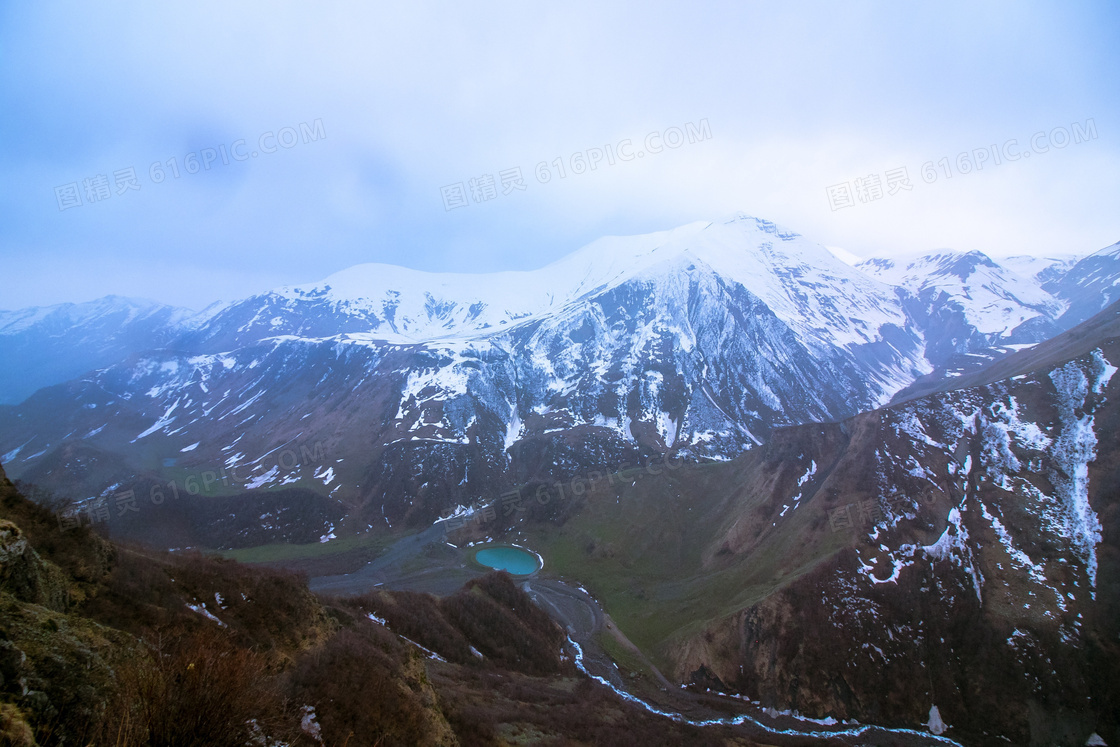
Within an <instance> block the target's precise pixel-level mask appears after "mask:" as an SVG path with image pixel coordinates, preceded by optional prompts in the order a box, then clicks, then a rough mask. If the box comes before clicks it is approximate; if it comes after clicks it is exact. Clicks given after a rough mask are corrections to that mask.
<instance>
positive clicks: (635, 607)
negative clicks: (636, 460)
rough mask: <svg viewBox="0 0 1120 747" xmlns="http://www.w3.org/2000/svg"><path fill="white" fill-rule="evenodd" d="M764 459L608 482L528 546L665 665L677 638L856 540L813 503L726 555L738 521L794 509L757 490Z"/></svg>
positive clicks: (538, 528) (531, 536) (532, 532)
mask: <svg viewBox="0 0 1120 747" xmlns="http://www.w3.org/2000/svg"><path fill="white" fill-rule="evenodd" d="M762 458H763V457H762V456H761V455H759V454H749V455H747V456H745V457H742V458H740V459H738V460H736V461H734V462H731V463H726V464H704V465H691V466H688V467H685V468H683V469H681V470H680V471H678V472H677V473H675V474H667V475H666V476H665V477H664V478H660V477H659V478H649V477H645V478H641V479H638V480H637V481H636V482H634V483H633V484H625V485H622V486H618V487H614V488H611V487H607V486H602V488H601V489H599V490H597V491H595V492H594V493H591V494H589V496H588V499H587V500H586V501H584V502H583V503H582V505H578V506H577V505H573V506H572V507H571V508H572V509H573V513H572V514H571V515H570V517H569V519H568V520H567V521H566V522H565V523H564V524H563V525H561V526H555V525H550V524H539V525H531V526H529V527H526V528H524V531H525V533H526V537H527V542H528V544H529V546H530V547H533V548H534V549H536V550H538V551H539V552H541V553H542V554H543V555H544V557H545V558H546V564H547V568H548V570H549V571H551V572H553V573H558V574H560V575H563V576H566V577H569V578H574V579H577V580H578V581H580V582H581V583H583V585H584V586H586V587H587V589H588V590H589V591H590V592H591V593H592V594H593V595H594V596H595V597H596V599H598V600H599V601H600V602H601V603H602V604H603V606H604V608H605V609H606V611H607V612H608V613H609V614H610V615H611V616H612V617H613V618H614V619H615V620H616V621H617V623H618V625H619V626H620V628H621V629H622V630H623V631H624V632H625V633H626V635H627V636H628V637H629V638H630V639H631V640H632V641H633V642H634V643H635V644H636V645H638V646H639V647H640V648H641V649H642V650H643V651H645V652H647V654H649V655H650V656H651V658H653V659H654V662H655V663H656V664H657V665H658V666H661V665H663V664H666V663H667V661H666V659H665V658H664V657H665V654H666V648H667V646H669V645H670V644H671V642H672V641H673V640H674V639H676V638H678V637H680V636H684V635H688V634H690V633H695V632H698V631H699V630H701V629H703V628H704V627H706V626H707V625H708V623H709V622H710V621H712V620H714V619H718V618H721V617H724V616H726V615H729V614H732V613H734V612H736V611H738V610H740V609H742V608H743V607H745V606H748V605H750V604H753V603H754V602H756V601H758V600H759V599H762V598H763V597H765V596H767V595H768V594H770V593H772V592H773V591H774V590H775V589H777V588H780V587H781V586H783V585H785V584H787V583H788V582H789V581H791V580H792V579H793V578H796V577H797V576H798V575H800V574H801V573H804V572H805V571H807V570H809V569H810V568H812V567H813V566H814V565H816V564H817V563H818V562H820V561H821V560H822V559H824V558H826V557H828V556H829V555H831V554H832V553H833V552H835V551H836V550H838V549H839V548H840V547H842V546H844V545H846V544H847V543H848V541H849V540H850V535H849V534H845V533H839V534H834V533H832V532H830V531H829V529H828V527H829V525H828V515H827V512H826V511H825V510H824V509H823V508H821V507H818V506H817V505H815V504H814V503H813V502H812V501H803V502H802V504H801V506H800V507H799V508H798V509H796V510H795V511H793V513H792V514H789V513H787V518H788V520H787V521H784V522H779V526H777V527H774V526H768V525H769V523H770V522H766V524H767V526H764V527H760V529H761V534H760V535H759V537H758V538H757V543H756V544H755V546H754V548H753V550H752V551H751V552H749V553H743V554H722V555H721V554H719V553H718V549H719V547H720V545H721V544H722V542H723V541H724V538H725V537H726V536H727V535H728V533H729V531H731V529H732V526H731V525H732V524H733V523H734V522H735V521H736V520H737V519H740V518H744V517H747V518H748V519H750V518H751V517H754V519H758V518H761V517H765V516H767V515H768V512H771V511H781V508H782V505H784V504H780V505H776V506H773V505H771V500H770V495H769V491H768V490H767V487H768V486H766V485H760V484H757V478H756V477H755V474H757V472H756V468H757V466H758V464H759V462H760V460H761V459H762ZM794 479H796V478H794ZM791 510H792V509H791ZM755 523H758V522H757V521H756V522H755Z"/></svg>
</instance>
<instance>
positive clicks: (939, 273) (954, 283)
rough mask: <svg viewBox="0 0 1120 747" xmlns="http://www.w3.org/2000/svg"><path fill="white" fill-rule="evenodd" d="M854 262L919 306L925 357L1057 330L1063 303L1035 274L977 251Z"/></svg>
mask: <svg viewBox="0 0 1120 747" xmlns="http://www.w3.org/2000/svg"><path fill="white" fill-rule="evenodd" d="M858 266H859V268H860V269H862V270H864V271H865V272H867V273H868V274H869V275H871V276H872V277H875V278H878V279H879V280H882V281H883V282H888V283H891V284H892V285H895V286H898V287H899V288H901V289H903V290H904V291H905V292H906V294H907V295H908V301H909V302H910V303H911V304H913V305H915V306H916V307H917V308H915V309H914V311H913V316H914V318H915V319H916V320H919V321H920V322H924V324H923V328H924V330H925V332H926V344H927V357H928V358H930V359H931V360H932V361H936V362H937V363H938V364H941V363H943V362H944V361H945V359H947V358H948V356H949V355H951V354H953V353H965V352H970V349H971V348H974V347H977V346H982V345H984V343H985V342H986V343H987V346H993V345H998V344H1001V343H1002V344H1016V343H1035V342H1040V341H1041V340H1044V339H1047V338H1048V337H1051V336H1053V335H1054V334H1055V333H1056V332H1057V328H1056V327H1055V326H1054V324H1053V320H1054V319H1055V318H1057V317H1058V316H1060V315H1061V313H1062V312H1064V311H1065V308H1066V305H1065V304H1064V303H1063V302H1062V301H1060V300H1058V299H1056V298H1054V297H1053V296H1052V295H1050V294H1049V293H1047V292H1046V291H1044V290H1043V289H1042V287H1041V285H1040V283H1039V282H1038V281H1037V280H1036V279H1035V278H1033V277H1032V278H1028V277H1023V276H1021V275H1019V274H1017V273H1015V272H1013V271H1012V270H1009V269H1007V268H1006V267H1003V266H1001V265H999V264H997V263H996V262H995V261H994V260H992V259H991V258H990V257H988V256H986V255H984V254H982V253H980V252H938V253H935V254H928V255H923V256H919V257H909V258H899V259H871V260H867V261H865V262H862V263H860V264H859V265H858ZM966 335H968V338H966ZM969 338H971V339H969Z"/></svg>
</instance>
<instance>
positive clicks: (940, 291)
mask: <svg viewBox="0 0 1120 747" xmlns="http://www.w3.org/2000/svg"><path fill="white" fill-rule="evenodd" d="M1083 262H1084V260H1083ZM1081 264H1082V263H1079V264H1078V265H1076V266H1075V268H1074V269H1076V268H1077V267H1080V266H1081ZM1036 274H1037V273H1036ZM1117 276H1120V273H1117ZM1094 277H1096V276H1094ZM1063 298H1064V297H1062V298H1058V297H1055V296H1053V295H1051V294H1049V293H1048V292H1047V291H1045V290H1043V289H1042V288H1041V286H1040V284H1039V282H1038V280H1037V279H1036V278H1033V277H1032V278H1026V277H1023V276H1021V275H1018V274H1016V273H1014V272H1012V271H1011V270H1008V269H1007V268H1004V267H1001V266H999V265H998V264H997V263H995V262H994V261H992V260H991V259H989V258H988V257H986V256H984V255H981V254H977V253H972V254H965V255H953V254H948V253H939V254H937V255H933V256H930V257H926V258H916V259H913V260H910V261H907V262H897V261H888V260H869V261H868V262H864V263H862V264H861V265H859V266H858V267H852V266H850V265H848V264H846V263H845V262H842V261H840V260H839V259H837V258H836V257H835V256H834V254H833V253H832V252H830V251H829V250H827V249H826V248H824V247H822V246H820V245H818V244H815V243H813V242H811V241H809V240H808V239H806V238H804V237H802V236H800V235H798V234H796V233H794V232H792V231H789V230H786V229H783V228H780V227H778V226H776V225H774V224H773V223H770V222H768V221H765V220H762V219H758V218H754V217H750V216H746V215H743V214H739V215H736V216H729V217H726V218H724V219H721V220H717V221H712V222H700V223H693V224H689V225H687V226H683V227H681V228H677V229H674V230H671V231H664V232H660V233H655V234H648V235H644V236H635V237H607V238H604V239H600V240H598V241H596V242H593V243H592V244H590V245H588V246H586V247H584V248H583V249H581V250H579V251H577V252H575V253H573V254H571V255H569V256H567V257H565V258H563V259H561V260H559V261H557V262H554V263H553V264H551V265H549V266H547V267H544V268H541V269H540V270H536V271H531V272H517V273H499V274H495V275H453V274H431V273H423V272H418V271H414V270H407V269H404V268H399V267H389V266H385V265H360V266H357V267H353V268H350V269H349V270H345V271H343V272H340V273H336V274H335V275H332V276H331V277H329V278H326V279H325V280H323V281H320V282H318V283H312V284H309V285H304V286H295V287H288V288H280V289H277V290H276V291H273V292H271V293H266V294H262V295H258V296H254V297H251V298H248V299H245V300H242V301H238V302H235V303H232V304H229V305H226V306H220V307H215V308H212V309H209V310H208V311H207V312H204V313H203V314H201V315H197V316H193V317H185V315H184V314H183V313H182V312H180V311H178V310H171V309H165V310H164V311H163V312H161V313H162V314H163V317H160V318H161V319H163V318H165V319H166V322H165V323H163V324H162V326H160V327H159V334H152V335H150V336H149V337H148V338H138V341H137V342H136V344H135V345H134V346H133V347H132V348H131V349H130V350H121V349H120V347H119V346H117V347H114V343H115V338H114V337H113V334H111V333H110V332H108V331H106V330H103V329H100V328H99V327H97V325H96V324H91V325H87V326H86V327H82V326H81V325H80V324H79V325H76V326H75V325H71V327H70V329H72V330H78V332H81V333H82V334H88V335H89V336H90V338H91V339H96V338H97V337H98V335H99V334H100V335H101V336H102V337H103V338H104V340H105V341H106V342H105V345H104V348H105V350H104V351H101V352H102V353H103V354H104V356H106V357H109V358H113V360H112V361H111V362H102V359H98V362H97V363H96V364H94V365H93V366H90V367H89V368H99V370H94V371H89V370H88V369H87V370H86V372H85V375H84V376H81V377H80V378H77V379H73V380H71V381H68V382H67V383H65V384H61V385H59V386H54V387H49V388H45V389H41V390H39V391H38V392H37V393H36V394H34V395H33V396H31V397H30V398H29V399H27V400H26V401H25V402H23V403H21V404H20V405H19V406H18V407H13V408H0V460H3V461H4V462H5V464H6V467H7V469H8V471H9V473H10V474H12V475H13V476H15V477H18V478H22V479H26V480H34V481H36V482H40V483H43V484H45V485H47V486H50V487H54V488H55V489H57V490H60V491H63V492H67V493H71V494H73V493H77V494H78V495H98V494H107V493H112V492H113V491H114V490H118V489H120V488H121V486H125V485H128V484H129V483H130V480H135V479H136V476H137V475H144V476H146V478H148V477H150V478H152V479H155V478H157V477H159V476H161V475H162V476H165V477H166V476H168V475H174V474H185V473H189V472H190V471H192V470H194V471H195V472H198V473H199V474H206V473H216V472H220V471H223V470H233V471H235V472H237V473H238V477H239V479H240V482H239V483H238V487H246V488H262V487H280V486H283V485H297V486H299V487H309V488H314V489H315V490H318V491H320V492H327V493H329V494H330V495H332V496H334V498H336V499H338V500H340V501H342V502H344V503H345V504H346V505H347V506H349V507H350V508H351V509H352V516H357V517H360V521H361V523H362V526H372V525H375V524H380V525H386V524H387V525H389V526H397V525H399V524H400V523H401V522H402V521H403V522H409V523H412V522H420V523H423V522H430V521H431V520H432V519H433V518H435V516H436V514H437V513H438V512H439V511H442V510H444V509H446V508H447V507H449V506H454V505H459V504H462V503H465V502H469V501H471V500H475V499H477V498H480V497H483V496H487V495H496V494H498V493H500V492H501V491H502V490H503V489H505V488H506V487H507V486H508V485H509V484H511V483H516V482H521V481H523V479H524V478H525V477H526V476H528V475H538V476H547V475H550V474H557V475H559V474H564V473H566V472H570V471H571V470H576V469H583V470H587V469H594V468H599V467H605V466H610V465H614V464H618V463H619V462H621V461H623V460H625V459H636V458H640V457H643V456H648V455H651V454H661V453H665V452H667V451H673V452H676V453H680V454H683V455H686V456H691V457H695V458H714V459H728V458H731V457H733V456H735V455H737V454H740V453H742V452H743V451H744V450H747V449H750V448H753V447H754V446H756V445H758V444H759V443H762V442H764V441H765V440H766V438H767V436H768V433H769V432H770V431H771V430H772V429H773V428H775V427H780V426H785V425H792V424H797V423H805V422H820V421H831V420H836V419H841V418H845V417H850V416H852V415H854V414H856V413H859V412H862V411H866V410H870V409H873V408H875V407H877V406H880V405H882V404H884V403H886V402H887V401H889V400H890V399H891V397H892V396H894V395H895V394H896V393H897V392H899V390H901V389H903V388H904V387H906V386H907V385H909V384H911V383H912V382H914V381H915V380H916V379H919V378H920V377H923V376H927V375H929V374H930V373H931V372H933V371H934V369H935V368H938V367H940V368H941V369H945V368H947V367H949V366H952V365H955V360H956V359H955V358H954V356H957V357H959V356H969V355H972V356H979V357H980V358H981V359H983V360H987V359H990V358H991V357H993V356H994V355H998V354H1000V353H1001V350H1002V351H1003V352H1006V351H1007V350H1008V349H1009V348H1008V347H1006V346H1008V345H1013V344H1015V343H1016V342H1023V343H1030V342H1037V341H1038V340H1039V339H1043V338H1044V337H1045V336H1046V335H1047V334H1048V333H1049V332H1052V331H1056V327H1055V321H1054V319H1055V317H1057V316H1059V315H1060V314H1061V313H1062V312H1063V311H1064V310H1065V308H1066V304H1067V302H1066V301H1064V300H1063ZM47 316H49V315H47ZM149 316H151V317H154V316H155V313H154V312H153V313H152V314H150V315H149ZM14 318H15V317H13V319H14ZM21 318H23V319H25V320H32V319H37V318H38V317H36V316H35V315H33V314H32V315H24V317H21ZM46 318H47V317H43V319H46ZM92 318H93V319H97V318H98V317H96V315H95V316H93V317H92ZM140 318H148V317H143V316H141V317H140ZM21 323H23V324H25V329H26V333H27V334H30V333H31V330H35V329H39V330H43V329H45V328H43V327H38V328H36V327H35V326H34V325H31V326H26V322H21ZM43 323H44V321H43V320H42V319H41V320H40V321H38V322H36V324H40V325H41V324H43ZM9 325H15V326H13V329H17V330H23V329H24V328H20V327H19V326H18V324H17V323H16V322H15V321H10V322H9ZM110 326H112V325H110ZM128 328H129V327H128V325H127V324H126V325H124V327H123V329H128ZM169 329H171V330H173V331H174V333H173V334H172V333H171V332H169V331H168V330H169ZM99 330H100V331H99ZM78 332H71V333H69V334H71V335H74V334H78ZM24 333H25V332H24V331H18V332H17V334H24ZM36 334H39V335H40V336H45V333H44V332H42V331H40V332H37V333H36ZM0 339H3V338H2V337H0ZM996 346H1004V347H1002V349H998V348H997V347H996ZM312 445H316V446H322V447H323V449H324V451H325V453H329V463H327V462H322V461H317V462H315V463H313V464H312V463H302V462H300V463H291V464H288V465H286V466H285V465H280V464H276V463H275V459H276V457H275V456H274V455H275V454H277V453H283V450H284V449H285V448H288V449H296V450H297V453H298V450H299V449H301V448H305V447H306V448H309V449H311V447H312ZM311 451H312V452H315V451H317V449H311ZM291 461H292V460H289V462H291ZM297 461H298V460H297ZM355 520H357V519H355Z"/></svg>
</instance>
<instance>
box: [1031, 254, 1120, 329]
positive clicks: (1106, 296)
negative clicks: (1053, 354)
mask: <svg viewBox="0 0 1120 747" xmlns="http://www.w3.org/2000/svg"><path fill="white" fill-rule="evenodd" d="M1118 283H1120V241H1118V242H1117V243H1115V244H1113V245H1111V246H1107V247H1105V248H1104V249H1101V250H1100V251H1099V252H1096V253H1095V254H1090V255H1089V256H1088V257H1085V258H1084V259H1082V260H1081V261H1080V262H1078V263H1077V264H1075V265H1074V266H1073V267H1071V268H1070V269H1069V270H1068V271H1067V272H1066V273H1064V274H1062V275H1061V276H1059V277H1055V278H1051V279H1050V280H1048V281H1047V282H1046V284H1045V285H1044V286H1043V287H1044V288H1045V289H1046V290H1047V291H1049V292H1050V293H1052V294H1053V295H1054V296H1056V297H1057V298H1061V299H1062V300H1063V301H1064V302H1065V303H1066V304H1067V306H1068V311H1067V312H1066V313H1065V315H1064V316H1063V318H1062V323H1063V326H1064V327H1065V328H1067V329H1068V328H1069V327H1072V326H1074V325H1075V324H1079V323H1081V322H1083V321H1085V320H1086V319H1088V318H1089V317H1091V316H1093V315H1094V314H1096V313H1097V312H1098V311H1100V310H1101V309H1103V308H1105V307H1106V306H1108V305H1110V304H1111V303H1112V302H1113V301H1116V300H1117V299H1118V298H1120V291H1118V290H1117V287H1116V286H1117V284H1118Z"/></svg>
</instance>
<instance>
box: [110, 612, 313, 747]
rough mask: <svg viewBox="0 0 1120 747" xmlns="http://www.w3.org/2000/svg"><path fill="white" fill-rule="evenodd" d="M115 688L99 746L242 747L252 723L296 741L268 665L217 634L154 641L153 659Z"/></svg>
mask: <svg viewBox="0 0 1120 747" xmlns="http://www.w3.org/2000/svg"><path fill="white" fill-rule="evenodd" d="M117 685H118V686H117V689H116V692H115V693H114V696H113V698H112V699H111V701H110V707H109V708H108V711H107V717H106V719H105V722H104V723H103V724H102V728H101V734H100V735H99V739H97V740H96V743H97V744H104V745H115V747H133V746H135V747H141V745H152V746H159V747H203V746H204V745H245V744H246V743H247V742H248V741H249V739H250V737H251V736H252V735H253V728H252V723H254V722H255V723H256V724H258V725H259V726H260V728H261V729H262V730H263V731H264V733H265V734H267V735H269V736H270V737H274V738H281V739H284V740H285V741H289V740H292V739H298V738H299V734H300V731H299V722H298V718H297V717H296V715H295V713H294V709H293V708H291V707H290V706H289V704H287V703H286V702H285V700H284V699H283V697H282V694H281V692H280V689H279V687H278V683H277V678H276V677H275V676H273V675H272V674H271V673H270V672H269V671H268V668H267V666H266V664H265V661H264V658H263V657H262V656H260V655H259V654H257V653H255V652H253V651H251V650H248V649H245V648H238V647H236V646H233V645H231V643H230V641H229V640H228V637H227V636H226V635H225V634H224V633H222V632H219V631H206V630H202V631H197V632H195V633H193V634H190V635H189V636H184V637H179V638H175V639H173V640H168V639H166V638H163V637H159V638H157V639H156V641H155V643H154V644H152V646H151V651H150V656H147V657H138V658H135V659H133V660H131V661H130V662H128V663H127V664H125V665H122V666H121V667H120V668H119V669H118V672H117Z"/></svg>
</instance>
